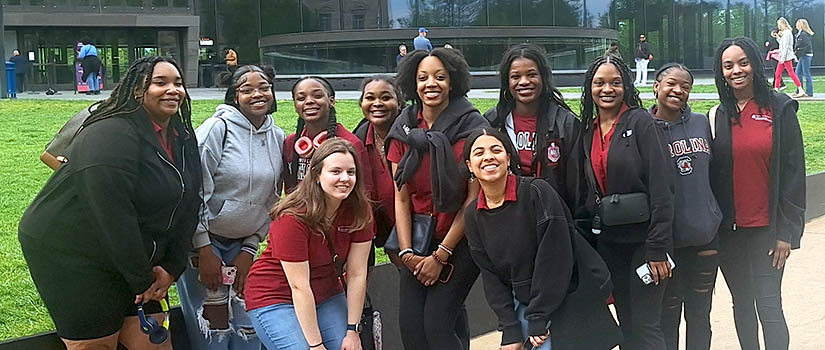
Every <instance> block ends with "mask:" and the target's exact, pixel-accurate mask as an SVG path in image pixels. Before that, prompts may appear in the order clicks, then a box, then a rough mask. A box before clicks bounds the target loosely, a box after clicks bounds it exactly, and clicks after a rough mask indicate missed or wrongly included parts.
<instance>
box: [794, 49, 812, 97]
mask: <svg viewBox="0 0 825 350" xmlns="http://www.w3.org/2000/svg"><path fill="white" fill-rule="evenodd" d="M813 58H814V56H808V55H801V56H799V63H797V65H796V75H797V76H798V77H799V80H802V79H803V78H804V79H805V81H804V84H805V94H806V95H808V96H813V95H814V78H813V77H812V76H811V60H812V59H813Z"/></svg>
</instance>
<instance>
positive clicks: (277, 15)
mask: <svg viewBox="0 0 825 350" xmlns="http://www.w3.org/2000/svg"><path fill="white" fill-rule="evenodd" d="M299 10H300V7H299V5H298V0H274V1H273V0H269V1H265V0H261V31H262V35H264V36H266V35H273V34H284V33H297V32H300V31H301V15H300V12H299Z"/></svg>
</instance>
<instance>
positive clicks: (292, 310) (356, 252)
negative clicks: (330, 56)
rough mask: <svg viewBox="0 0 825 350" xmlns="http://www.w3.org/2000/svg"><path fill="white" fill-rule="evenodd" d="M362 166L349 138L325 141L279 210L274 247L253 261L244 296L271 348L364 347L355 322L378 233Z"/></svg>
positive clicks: (271, 241) (272, 237)
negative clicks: (341, 276) (342, 271)
mask: <svg viewBox="0 0 825 350" xmlns="http://www.w3.org/2000/svg"><path fill="white" fill-rule="evenodd" d="M359 165H360V162H359V160H358V156H357V155H356V151H355V148H354V147H352V144H350V143H349V142H348V141H346V140H342V139H334V140H328V141H327V142H324V143H323V144H322V145H321V146H320V147H318V149H316V150H315V152H313V155H312V158H311V160H310V163H309V165H308V168H307V173H306V175H307V178H306V180H307V181H302V182H301V183H300V184H299V185H298V187H297V188H296V189H295V191H293V192H292V193H290V194H289V195H287V196H286V197H285V198H284V199H283V200H281V201H280V202H279V203H278V204H277V205H276V206H275V208H273V209H272V212H271V216H272V220H273V221H272V224H271V225H270V227H269V245H268V246H267V248H266V250H265V251H264V252H263V254H261V256H260V257H259V258H258V260H256V261H255V263H253V265H252V270H250V272H249V279H248V280H247V284H246V293H245V295H246V307H247V309H248V310H249V314H250V316H252V324H253V325H254V326H255V331H256V332H257V333H258V337H259V338H260V339H261V342H262V343H263V345H264V346H266V348H267V349H280V350H306V349H307V348H309V349H311V350H325V349H327V350H337V349H342V350H359V349H361V341H360V340H359V338H358V333H356V330H357V329H356V324H358V323H359V322H360V320H361V311H362V309H363V306H364V295H365V294H366V290H367V257H368V256H369V252H370V246H371V241H372V238H373V235H374V232H373V230H372V223H371V222H370V221H371V220H372V214H371V211H372V209H371V207H370V204H369V199H368V198H367V194H366V191H365V189H364V183H363V182H362V181H361V178H362V170H363V169H362V168H361V167H360V166H359ZM339 268H344V269H346V281H341V280H339V272H338V269H339ZM344 282H345V283H344ZM342 284H343V285H342Z"/></svg>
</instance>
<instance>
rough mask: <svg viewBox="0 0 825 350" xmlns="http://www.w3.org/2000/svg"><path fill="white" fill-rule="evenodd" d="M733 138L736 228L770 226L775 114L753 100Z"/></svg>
mask: <svg viewBox="0 0 825 350" xmlns="http://www.w3.org/2000/svg"><path fill="white" fill-rule="evenodd" d="M731 137H732V138H733V199H734V208H735V210H736V218H735V219H736V226H740V227H763V226H768V225H770V221H771V219H770V215H769V214H768V213H769V206H770V180H771V172H770V169H771V155H772V152H773V148H772V147H773V111H772V110H771V109H762V110H759V105H757V104H756V102H754V101H753V100H750V101H749V102H748V103H747V104H745V108H743V109H742V112H740V113H739V123H738V124H737V123H732V124H731Z"/></svg>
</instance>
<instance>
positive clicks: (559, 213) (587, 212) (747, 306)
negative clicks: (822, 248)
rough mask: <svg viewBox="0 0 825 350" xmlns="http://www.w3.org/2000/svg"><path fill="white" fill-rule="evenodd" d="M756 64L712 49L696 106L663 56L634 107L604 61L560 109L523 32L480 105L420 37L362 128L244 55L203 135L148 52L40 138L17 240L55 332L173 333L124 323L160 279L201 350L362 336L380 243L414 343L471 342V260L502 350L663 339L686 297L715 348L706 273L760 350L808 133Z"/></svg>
mask: <svg viewBox="0 0 825 350" xmlns="http://www.w3.org/2000/svg"><path fill="white" fill-rule="evenodd" d="M760 56H761V54H760V52H759V49H758V47H757V45H756V44H755V43H754V42H753V41H752V40H751V39H748V38H736V39H726V40H724V41H723V42H722V44H721V45H720V46H719V49H718V50H717V53H716V59H715V79H716V85H717V88H718V91H719V96H720V102H721V104H720V105H718V106H716V107H714V108H712V109H711V110H710V111H709V112H708V115H707V116H706V115H703V114H700V113H696V112H694V111H691V109H690V107H689V103H688V102H689V96H690V90H691V88H692V85H693V76H692V74H691V72H690V70H689V69H688V68H686V67H684V66H683V65H680V64H675V63H674V64H668V65H665V66H663V67H661V68H660V69H659V71H658V72H656V74H655V83H654V91H655V95H656V102H655V105H654V106H652V107H651V108H650V109H644V108H642V103H641V100H640V99H639V96H638V91H637V90H636V89H635V88H634V86H633V79H632V78H631V72H630V70H629V69H628V67H627V66H626V65H625V64H624V63H623V62H622V61H621V59H618V58H616V57H613V56H603V57H599V58H597V59H596V60H594V61H593V63H592V64H591V65H590V67H589V68H588V70H587V72H586V74H585V82H584V84H583V87H582V90H583V93H582V98H581V103H582V108H581V111H580V114H579V116H577V115H576V113H574V112H573V111H572V110H571V108H570V107H569V106H568V105H567V104H566V103H565V101H564V99H563V97H562V95H561V93H560V92H559V91H558V90H557V89H556V88H555V87H554V86H553V83H552V72H551V69H550V67H549V64H548V62H547V61H546V53H545V52H544V51H543V50H542V49H541V48H539V47H537V46H534V45H529V44H521V45H516V46H514V47H511V48H510V49H509V50H508V51H507V52H505V53H504V57H503V59H502V61H501V65H500V69H499V76H500V82H501V93H500V98H499V101H498V104H497V105H496V107H495V108H493V109H491V110H489V111H487V113H485V114H484V115H482V114H481V113H480V112H479V111H478V110H477V109H476V108H475V107H473V105H472V104H471V103H470V101H469V100H468V99H467V98H466V94H467V92H468V91H469V89H470V86H471V82H470V74H469V68H468V65H467V63H466V61H465V60H464V58H463V56H462V55H461V53H460V52H459V51H457V50H454V49H448V48H436V49H434V50H432V51H423V50H416V51H413V52H410V53H409V54H408V55H407V56H406V57H405V58H404V59H403V60H402V61H401V63H400V66H399V68H398V73H397V75H396V76H395V78H391V77H387V76H375V77H369V78H367V79H365V80H364V82H363V84H362V86H361V97H360V99H359V102H360V106H361V109H362V112H363V116H364V120H363V121H362V122H361V123H360V124H359V125H358V127H357V128H356V129H355V130H354V133H352V132H350V131H348V130H347V129H346V128H344V127H343V126H342V125H341V124H339V123H338V122H337V118H336V110H335V103H336V99H335V91H334V89H333V88H332V85H331V84H330V83H329V82H328V81H326V80H325V79H324V78H321V77H317V76H309V77H305V78H302V79H300V80H298V81H297V82H296V83H295V84H294V85H293V87H292V91H291V93H292V99H293V102H294V107H295V111H296V113H297V114H298V120H297V128H296V130H295V133H293V134H291V135H289V136H286V135H285V133H284V132H283V131H282V130H281V129H280V128H279V127H278V126H276V125H275V124H274V122H273V119H272V117H271V114H272V113H273V112H274V111H275V109H276V104H275V98H274V89H273V78H274V73H273V72H272V71H271V70H268V69H262V68H260V67H257V66H244V67H240V68H239V69H238V70H237V71H235V72H234V75H233V76H232V86H230V87H229V88H228V89H227V91H226V96H225V100H224V103H223V104H221V105H220V106H218V107H217V109H216V112H215V114H214V115H213V116H212V117H211V118H208V119H207V120H206V121H204V123H203V124H201V125H200V126H199V127H198V128H197V130H196V129H194V128H193V126H192V123H191V106H190V100H189V96H188V95H187V92H186V89H185V87H184V84H183V79H182V77H181V74H180V69H179V67H178V66H177V64H176V63H175V62H174V61H173V60H171V59H168V58H162V57H146V58H142V59H140V60H138V61H136V62H135V63H134V64H133V65H132V66H131V68H130V69H129V71H128V72H127V74H126V78H124V80H123V81H121V82H120V83H119V84H118V86H117V87H115V89H114V90H113V93H112V97H110V98H109V99H107V100H105V101H102V102H100V103H97V104H95V105H94V106H93V108H89V109H88V110H86V111H85V113H81V115H80V116H78V117H76V118H75V119H77V120H80V121H79V122H77V121H76V122H75V124H76V126H74V127H70V126H68V125H67V127H65V128H69V129H71V130H72V131H61V132H60V133H59V134H58V138H63V139H65V138H68V139H69V140H70V141H71V142H65V141H64V142H63V144H64V145H65V144H68V146H67V147H66V148H65V150H62V149H60V150H55V149H53V148H50V149H49V150H47V153H46V154H44V157H43V159H44V161H47V160H48V162H47V163H50V164H51V165H52V166H53V167H55V168H57V171H56V172H55V174H54V175H53V176H52V177H51V178H50V179H49V181H48V182H47V183H46V185H45V187H44V189H43V190H42V191H41V192H40V193H39V194H38V195H37V197H36V198H35V199H34V202H33V203H32V204H31V205H30V206H29V207H28V208H27V209H26V212H25V213H24V215H23V218H22V220H21V222H20V226H19V239H20V243H21V246H22V248H23V253H24V256H25V258H26V261H27V263H28V265H29V269H30V271H31V275H32V279H33V280H34V282H35V285H36V287H37V289H38V292H39V293H40V295H41V297H42V299H43V302H44V303H45V305H46V307H47V309H48V310H49V313H50V315H51V317H52V319H53V320H54V323H55V325H56V327H57V333H58V335H59V336H60V337H61V338H62V339H63V341H64V343H65V344H66V345H67V347H68V348H69V349H88V348H95V349H97V348H101V349H114V348H115V347H116V346H117V343H118V342H120V343H122V344H123V345H125V346H127V347H129V348H135V349H144V348H166V349H169V348H171V342H170V341H169V340H168V339H166V338H164V337H159V336H152V337H146V336H145V335H143V334H142V332H146V333H150V334H154V333H153V332H162V330H158V328H162V327H163V324H164V313H162V312H161V310H162V306H163V305H162V304H163V303H160V301H163V300H165V298H166V294H167V290H168V289H169V287H170V285H171V284H172V282H173V281H177V286H178V293H179V296H180V300H181V306H182V309H183V313H184V316H185V319H186V327H187V331H188V334H189V338H190V339H189V340H190V343H191V344H192V347H193V348H199V349H201V348H203V349H205V348H212V349H257V348H259V347H260V346H261V344H262V345H264V346H265V347H266V348H268V349H290V350H292V349H295V350H299V349H300V350H305V349H313V350H318V349H345V350H349V349H361V345H362V344H361V343H360V339H359V336H358V331H359V330H360V329H359V328H360V327H359V326H358V324H359V321H360V320H361V317H362V309H363V305H364V299H365V293H366V286H367V275H368V266H369V265H370V261H371V260H372V258H371V254H372V252H373V247H374V246H375V245H379V246H380V245H382V244H383V243H384V242H385V241H387V239H388V236H389V239H390V240H395V241H396V244H397V251H389V250H388V253H389V255H390V257H391V259H392V260H393V262H394V263H395V264H396V265H397V266H398V269H399V277H400V278H399V303H400V305H399V323H400V324H399V326H400V331H401V332H400V333H401V341H402V343H403V344H404V347H405V348H406V349H439V350H442V349H468V348H469V346H470V343H469V320H468V319H467V313H466V310H465V308H464V301H465V299H466V297H467V295H468V294H469V291H470V288H471V287H472V285H473V283H474V281H475V280H476V279H477V277H478V275H479V274H480V275H481V276H482V279H483V283H484V289H485V293H486V296H487V300H488V302H489V304H490V307H491V308H492V310H493V311H494V312H495V314H496V315H497V317H498V320H499V325H500V330H501V331H502V340H501V349H507V350H514V349H522V348H525V347H526V348H535V349H550V348H551V347H552V348H553V349H557V350H558V349H610V348H613V347H614V346H616V345H617V344H618V345H621V347H622V348H623V349H677V348H678V343H679V341H678V335H679V322H680V318H681V313H682V309H683V306H684V314H685V319H686V320H687V344H688V348H690V349H702V348H704V349H707V348H709V347H710V338H711V329H710V320H709V312H710V306H711V295H712V291H713V286H714V284H715V280H716V271H717V266H721V268H722V273H723V274H724V275H725V277H726V278H725V279H726V282H727V283H728V286H729V287H730V290H731V293H732V296H733V304H734V316H735V322H736V329H737V332H738V335H739V340H740V344H741V346H742V348H743V349H758V348H759V345H758V344H759V341H758V339H757V334H758V333H757V328H758V327H757V311H758V317H759V320H760V321H761V323H762V326H763V330H764V339H765V340H764V342H765V344H766V347H767V349H787V348H788V342H789V339H788V338H789V337H788V328H787V324H786V323H785V319H784V315H783V312H782V305H781V279H782V272H783V268H784V265H785V261H786V259H787V258H788V256H789V254H790V250H791V249H795V248H798V247H799V243H800V238H801V235H802V230H803V226H804V208H805V179H804V176H805V166H804V151H803V146H802V137H801V132H800V128H799V123H798V121H797V118H796V110H797V108H798V104H797V103H796V102H795V101H794V100H791V99H790V98H788V97H787V96H786V95H784V94H781V93H777V92H775V91H773V90H772V89H771V87H770V86H769V85H768V83H767V81H766V79H765V75H764V63H763V61H762V60H761V59H760ZM407 101H412V104H411V105H406V102H407ZM65 128H64V129H65ZM61 134H62V135H63V136H62V137H61V136H60V135H61ZM50 152H59V157H57V155H58V153H50ZM282 191H283V192H285V193H286V195H285V196H284V197H283V198H280V199H279V197H280V195H281V193H282ZM717 203H718V204H717ZM427 234H431V237H432V238H431V239H430V240H429V241H423V242H421V241H420V238H421V237H427V236H428V235H427ZM267 236H268V245H267V246H266V248H265V249H264V251H263V252H262V253H261V254H260V255H258V256H257V258H256V255H257V251H258V249H259V245H260V243H261V241H263V240H265V239H267ZM417 239H419V241H418V242H417V241H416V240H417ZM673 263H675V268H674V265H673ZM645 270H646V271H645ZM344 271H345V272H344ZM639 271H642V272H639ZM644 272H646V274H645V273H644ZM611 292H612V299H613V302H614V304H615V308H616V313H617V315H618V325H617V323H616V321H615V320H614V318H613V317H612V315H611V314H610V311H609V309H608V307H607V302H608V297H609V296H610V294H611ZM167 317H168V316H167ZM153 320H154V321H153Z"/></svg>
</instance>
